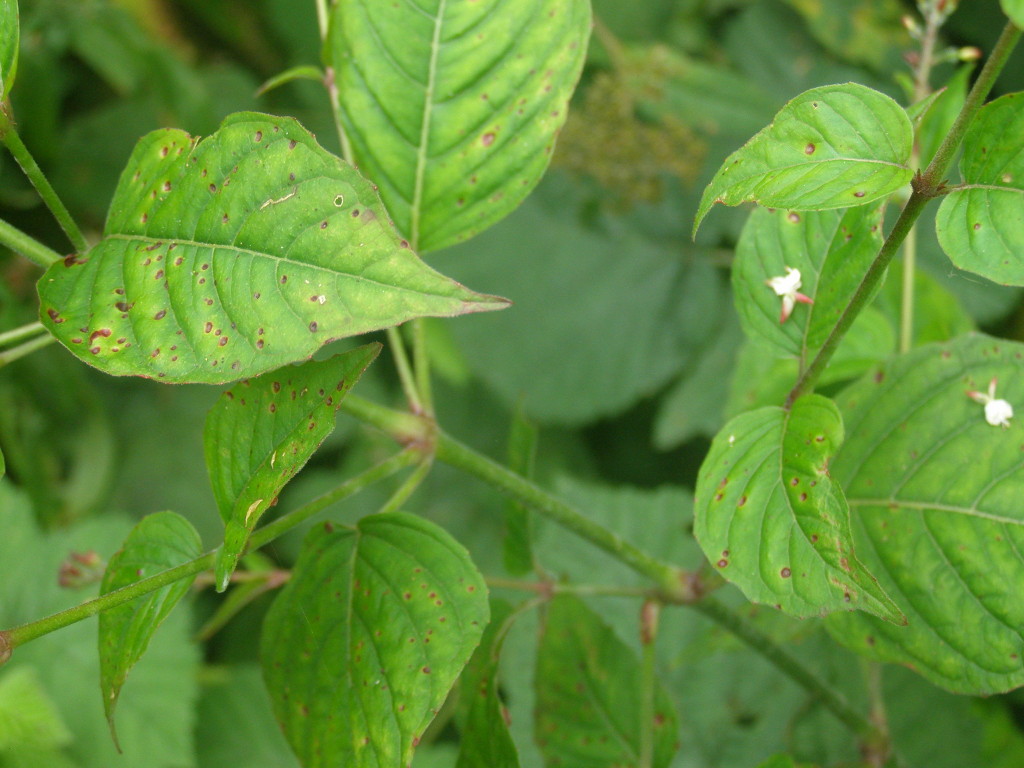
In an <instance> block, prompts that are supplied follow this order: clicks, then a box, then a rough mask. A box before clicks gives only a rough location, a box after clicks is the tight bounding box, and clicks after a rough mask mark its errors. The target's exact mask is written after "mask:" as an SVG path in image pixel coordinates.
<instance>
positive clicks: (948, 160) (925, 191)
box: [786, 23, 1021, 408]
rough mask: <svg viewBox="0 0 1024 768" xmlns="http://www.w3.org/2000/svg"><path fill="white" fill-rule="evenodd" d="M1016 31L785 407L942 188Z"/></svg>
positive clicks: (806, 384) (1000, 44) (821, 363)
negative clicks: (930, 201) (927, 205)
mask: <svg viewBox="0 0 1024 768" xmlns="http://www.w3.org/2000/svg"><path fill="white" fill-rule="evenodd" d="M1020 36H1021V30H1020V29H1018V28H1017V27H1015V26H1014V25H1013V24H1012V23H1010V24H1007V25H1006V28H1005V29H1003V33H1002V34H1001V35H1000V36H999V40H998V41H997V42H996V45H995V48H994V49H993V50H992V55H991V56H990V57H989V59H988V61H987V62H985V66H984V67H983V68H982V70H981V73H980V74H979V75H978V79H977V80H976V81H975V83H974V87H973V88H971V91H970V93H968V94H967V99H966V101H965V102H964V106H963V108H962V109H961V110H960V113H959V114H958V115H957V117H956V120H955V121H954V123H953V127H952V128H951V129H950V131H949V134H948V135H947V136H946V138H945V139H944V140H943V142H942V144H941V145H940V146H939V148H938V150H937V151H936V152H935V157H933V158H932V161H931V163H929V164H928V168H927V169H925V171H924V172H923V173H920V174H918V176H917V177H915V179H914V184H913V189H914V191H913V192H912V193H911V195H910V199H909V200H907V204H906V205H905V206H904V207H903V210H902V211H901V212H900V215H899V218H898V219H897V220H896V223H895V224H894V225H893V228H892V231H891V232H890V233H889V236H888V237H887V238H886V239H885V242H884V243H882V247H881V249H880V250H879V252H878V255H877V256H876V257H875V260H874V261H873V262H872V264H871V266H870V267H869V268H868V271H867V272H866V273H865V275H864V278H863V280H861V283H860V285H859V286H858V288H857V292H856V293H855V294H854V296H853V299H851V301H850V303H849V304H848V305H847V307H846V309H845V310H844V311H843V314H842V315H841V316H840V318H839V321H838V322H837V323H836V325H835V327H834V328H833V329H832V332H831V333H830V334H829V336H828V339H827V340H826V341H825V343H824V344H823V345H822V347H821V349H820V350H819V351H818V354H817V355H816V356H815V357H814V360H812V361H811V364H810V365H809V366H807V368H806V370H804V372H803V373H802V374H801V375H800V378H799V379H797V382H796V385H795V386H794V387H793V389H792V390H791V391H790V393H789V396H788V397H787V398H786V408H789V407H790V406H792V405H793V401H795V400H796V399H797V398H798V397H800V396H801V395H804V394H807V393H808V392H810V391H812V390H813V389H814V385H815V383H817V381H818V378H819V377H820V376H821V374H822V373H823V372H824V370H825V367H826V366H827V365H828V362H829V360H831V359H832V355H833V354H835V351H836V348H837V347H838V346H839V342H840V341H842V339H843V337H844V336H845V335H846V332H847V331H848V330H849V329H850V326H851V325H853V321H854V319H855V318H856V317H857V315H859V314H860V312H861V310H862V309H863V308H864V307H865V306H866V305H867V303H868V301H869V300H870V298H871V296H872V294H873V293H874V290H875V288H876V287H877V286H878V285H879V283H880V282H881V281H882V278H883V277H884V276H885V270H886V268H887V267H888V266H889V263H890V262H891V261H892V259H893V256H895V255H896V253H897V251H898V250H899V247H900V245H901V244H902V243H903V241H904V239H905V238H906V236H907V233H908V232H910V229H911V227H913V226H914V222H916V221H917V219H918V217H919V216H920V215H921V212H922V211H923V210H924V207H925V205H926V204H927V203H928V201H929V200H930V199H931V198H932V197H934V196H935V195H936V193H937V192H938V191H939V190H940V188H941V187H942V183H943V180H944V178H945V175H946V172H947V171H948V170H949V166H950V165H951V164H952V162H953V158H954V156H955V155H956V151H957V149H959V147H960V144H961V143H962V142H963V139H964V136H965V135H966V134H967V129H968V128H970V126H971V122H972V121H973V120H974V118H975V117H976V116H977V114H978V111H979V110H980V109H981V108H982V106H983V105H984V103H985V99H986V97H987V96H988V94H989V93H990V92H991V90H992V86H993V85H995V82H996V79H997V78H998V77H999V73H1000V72H1002V70H1003V67H1005V66H1006V61H1007V59H1009V57H1010V54H1011V53H1012V52H1013V49H1014V47H1016V45H1017V43H1018V41H1019V40H1020Z"/></svg>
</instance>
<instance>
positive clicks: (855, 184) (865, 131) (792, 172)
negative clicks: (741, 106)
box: [693, 83, 913, 234]
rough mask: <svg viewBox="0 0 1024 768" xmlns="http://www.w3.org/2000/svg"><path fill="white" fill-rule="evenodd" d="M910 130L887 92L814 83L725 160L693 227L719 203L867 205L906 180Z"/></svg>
mask: <svg viewBox="0 0 1024 768" xmlns="http://www.w3.org/2000/svg"><path fill="white" fill-rule="evenodd" d="M912 144H913V128H912V126H911V124H910V118H908V117H907V114H906V112H905V111H904V110H903V108H902V107H900V105H899V104H897V103H896V102H895V101H893V100H892V99H891V98H889V97H888V96H886V95H885V94H883V93H879V92H878V91H874V90H872V89H870V88H867V87H866V86H863V85H858V84H856V83H847V84H845V85H828V86H824V87H821V88H812V89H811V90H809V91H805V92H804V93H802V94H800V95H799V96H797V97H796V98H795V99H793V100H792V101H790V102H789V103H788V104H786V106H784V107H783V108H782V110H781V111H780V112H779V113H778V114H777V115H776V116H775V120H774V121H773V122H772V123H771V125H769V126H768V127H767V128H765V129H763V130H762V131H761V132H760V133H758V134H757V135H755V136H754V137H753V138H752V139H751V140H750V141H748V142H747V143H746V144H745V145H744V146H743V147H742V148H741V149H739V150H737V151H736V152H734V153H733V154H731V155H730V156H729V157H727V158H726V160H725V162H724V163H723V164H722V167H721V168H720V169H719V171H718V173H716V174H715V177H714V178H713V179H712V180H711V183H710V184H708V187H707V189H705V190H704V195H703V197H702V198H701V202H700V207H699V208H698V210H697V216H696V219H695V221H694V225H693V232H694V234H696V232H697V228H698V227H699V226H700V223H701V221H702V220H703V219H704V217H705V216H706V215H707V213H708V211H709V210H710V209H711V206H712V205H714V204H715V203H725V204H726V205H739V204H740V203H743V202H755V203H759V204H760V205H764V206H767V207H771V208H792V209H795V210H823V209H829V208H847V207H850V206H856V205H862V204H864V203H870V202H872V201H873V200H877V199H879V198H882V197H886V196H888V195H889V194H891V193H893V192H895V191H896V190H897V189H899V188H900V187H902V186H903V185H904V184H907V183H908V182H909V181H910V177H911V176H912V175H913V171H911V169H910V168H909V167H908V166H907V162H908V160H909V159H910V152H911V147H912Z"/></svg>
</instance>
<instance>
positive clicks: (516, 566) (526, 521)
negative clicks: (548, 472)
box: [502, 408, 538, 576]
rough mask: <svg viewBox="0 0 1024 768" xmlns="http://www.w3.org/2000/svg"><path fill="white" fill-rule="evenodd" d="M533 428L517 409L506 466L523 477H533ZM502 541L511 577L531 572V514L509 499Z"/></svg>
mask: <svg viewBox="0 0 1024 768" xmlns="http://www.w3.org/2000/svg"><path fill="white" fill-rule="evenodd" d="M537 434H538V430H537V426H536V425H535V424H533V423H532V422H531V421H530V420H529V419H527V418H526V415H525V414H524V413H523V411H522V408H517V409H516V411H515V412H514V413H513V414H512V424H511V426H510V428H509V433H508V467H509V469H511V470H513V471H514V472H518V473H519V474H520V475H522V476H523V477H528V478H529V477H533V461H534V458H535V456H536V454H537ZM504 512H505V538H504V539H503V540H502V551H503V553H504V561H505V568H506V570H508V572H509V573H511V574H512V575H513V576H521V575H523V574H524V573H528V572H529V571H531V570H533V512H532V511H531V510H530V508H529V507H527V506H525V505H523V504H521V503H519V502H517V501H515V500H513V499H508V500H506V501H505V509H504Z"/></svg>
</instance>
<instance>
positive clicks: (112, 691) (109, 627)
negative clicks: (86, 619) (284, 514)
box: [99, 512, 202, 742]
mask: <svg viewBox="0 0 1024 768" xmlns="http://www.w3.org/2000/svg"><path fill="white" fill-rule="evenodd" d="M201 553H202V542H201V541H200V539H199V534H198V533H197V532H196V530H195V528H193V527H192V524H191V523H190V522H189V521H188V520H186V519H185V518H184V517H182V516H181V515H178V514H176V513H174V512H156V513H154V514H151V515H147V516H146V517H144V518H143V519H142V520H141V521H140V522H139V523H138V525H136V526H135V528H133V529H132V531H131V533H129V534H128V538H126V539H125V542H124V546H123V547H122V548H121V550H120V551H118V552H117V554H115V555H114V556H113V557H112V558H110V562H109V563H108V564H107V570H106V572H105V573H104V576H103V582H102V585H101V587H100V594H101V595H105V594H107V593H108V592H113V591H114V590H115V589H120V588H121V587H125V586H128V585H129V584H134V583H135V582H137V581H139V580H141V579H144V578H146V577H147V576H152V575H154V574H156V573H159V572H160V571H164V570H167V569H168V568H173V567H175V566H178V565H182V564H183V563H186V562H188V561H189V560H193V559H195V558H196V557H199V555H200V554H201ZM194 578H195V577H191V578H183V579H180V580H178V581H176V582H174V583H173V584H170V585H168V586H166V587H162V588H160V589H158V590H156V591H154V592H150V593H149V594H147V595H144V596H142V597H140V598H138V599H137V600H134V601H132V602H129V603H123V604H121V605H118V606H116V607H114V608H110V609H108V610H106V611H104V612H103V613H101V614H100V620H99V654H100V690H101V692H102V694H103V708H104V711H105V712H106V716H107V722H108V723H109V724H110V732H111V735H113V736H114V740H115V742H116V740H117V736H116V733H115V730H114V709H115V707H116V706H117V700H118V697H119V696H120V693H121V687H122V686H123V685H124V682H125V679H126V678H127V676H128V672H129V671H130V670H131V668H132V667H133V666H134V665H135V663H136V662H137V661H138V660H139V659H140V658H141V657H142V654H143V653H145V651H146V648H147V647H148V646H149V641H150V638H152V637H153V633H154V632H156V630H157V628H158V627H159V626H160V624H161V623H162V622H163V620H164V619H166V618H167V616H168V614H169V613H170V612H171V610H173V608H174V606H175V605H177V603H178V601H179V600H181V598H182V597H184V595H185V594H186V593H187V592H188V590H189V587H191V585H192V581H193V580H194Z"/></svg>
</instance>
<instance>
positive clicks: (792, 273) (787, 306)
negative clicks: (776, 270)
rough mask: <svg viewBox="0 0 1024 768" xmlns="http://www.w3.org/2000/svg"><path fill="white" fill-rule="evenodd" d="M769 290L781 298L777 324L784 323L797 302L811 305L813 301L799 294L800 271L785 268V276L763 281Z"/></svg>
mask: <svg viewBox="0 0 1024 768" xmlns="http://www.w3.org/2000/svg"><path fill="white" fill-rule="evenodd" d="M765 283H766V284H767V285H768V287H769V288H771V289H772V290H773V291H775V295H776V296H781V297H782V312H781V313H779V322H780V323H784V322H786V318H788V317H789V316H790V315H791V314H793V307H795V306H796V303H797V302H798V301H799V302H801V303H802V304H813V303H814V299H812V298H810V297H809V296H804V295H803V294H802V293H800V285H801V282H800V270H799V269H793V268H792V267H786V274H785V275H781V276H779V277H771V278H769V279H768V280H766V281H765Z"/></svg>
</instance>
